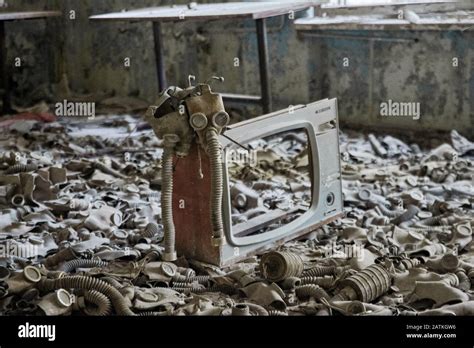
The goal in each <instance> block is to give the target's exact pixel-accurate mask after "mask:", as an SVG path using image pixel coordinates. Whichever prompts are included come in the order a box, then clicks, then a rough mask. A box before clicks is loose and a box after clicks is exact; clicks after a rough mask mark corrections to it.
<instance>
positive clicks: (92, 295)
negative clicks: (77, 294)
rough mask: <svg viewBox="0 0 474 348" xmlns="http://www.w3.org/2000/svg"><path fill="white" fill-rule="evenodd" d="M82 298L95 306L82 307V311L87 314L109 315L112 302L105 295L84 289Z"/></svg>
mask: <svg viewBox="0 0 474 348" xmlns="http://www.w3.org/2000/svg"><path fill="white" fill-rule="evenodd" d="M84 299H85V300H86V301H87V302H90V303H92V304H94V305H95V306H96V307H92V308H91V307H86V308H85V309H84V312H85V313H86V314H87V315H92V316H100V317H103V316H106V315H109V314H110V312H111V311H112V304H111V303H110V300H109V299H108V298H107V296H105V295H104V294H102V293H100V292H98V291H95V290H90V291H86V293H85V294H84Z"/></svg>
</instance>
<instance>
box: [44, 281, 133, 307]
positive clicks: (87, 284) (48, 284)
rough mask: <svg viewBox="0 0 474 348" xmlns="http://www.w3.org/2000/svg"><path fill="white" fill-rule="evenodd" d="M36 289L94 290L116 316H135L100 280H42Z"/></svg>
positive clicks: (121, 296) (117, 293) (112, 289)
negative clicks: (104, 297)
mask: <svg viewBox="0 0 474 348" xmlns="http://www.w3.org/2000/svg"><path fill="white" fill-rule="evenodd" d="M38 289H39V290H42V291H53V290H57V289H82V290H95V291H98V292H100V293H102V294H104V295H105V296H107V297H108V298H109V299H110V301H111V302H112V305H113V306H114V309H115V312H116V313H117V314H118V315H128V316H132V315H136V314H135V313H133V312H132V310H131V309H130V308H129V307H128V304H127V301H126V300H125V298H124V297H123V295H122V294H121V293H120V292H119V291H118V290H117V289H116V288H114V287H113V286H112V285H109V284H107V283H106V282H104V281H102V280H100V279H96V278H92V277H85V276H71V277H63V278H59V279H45V278H43V279H42V280H41V281H40V282H39V283H38Z"/></svg>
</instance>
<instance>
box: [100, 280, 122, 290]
mask: <svg viewBox="0 0 474 348" xmlns="http://www.w3.org/2000/svg"><path fill="white" fill-rule="evenodd" d="M100 280H102V281H104V282H106V283H108V284H110V285H112V286H113V287H114V288H116V289H121V288H123V285H122V284H121V283H120V282H119V281H118V280H117V279H115V278H112V277H102V278H101V279H100Z"/></svg>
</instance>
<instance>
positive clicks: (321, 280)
mask: <svg viewBox="0 0 474 348" xmlns="http://www.w3.org/2000/svg"><path fill="white" fill-rule="evenodd" d="M334 283H335V279H334V278H333V277H302V278H301V285H309V284H314V285H318V286H320V287H322V288H325V289H329V288H331V287H332V286H333V285H334Z"/></svg>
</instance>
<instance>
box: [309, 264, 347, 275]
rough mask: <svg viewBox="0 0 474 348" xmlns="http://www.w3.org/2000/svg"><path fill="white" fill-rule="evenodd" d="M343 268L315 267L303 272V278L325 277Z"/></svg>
mask: <svg viewBox="0 0 474 348" xmlns="http://www.w3.org/2000/svg"><path fill="white" fill-rule="evenodd" d="M343 269H344V268H343V267H336V266H317V267H313V268H310V269H308V270H306V271H304V272H303V274H302V276H303V277H323V276H325V275H334V274H336V273H337V272H338V271H342V270H343Z"/></svg>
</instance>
